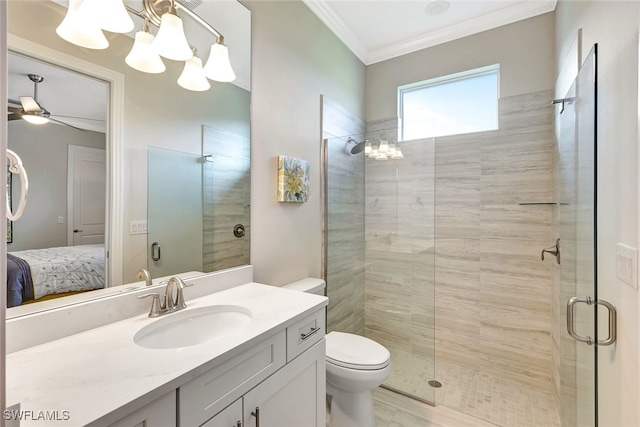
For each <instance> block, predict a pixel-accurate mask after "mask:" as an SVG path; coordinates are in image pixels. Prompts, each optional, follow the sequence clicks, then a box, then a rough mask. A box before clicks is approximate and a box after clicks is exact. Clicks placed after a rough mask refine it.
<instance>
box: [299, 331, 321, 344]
mask: <svg viewBox="0 0 640 427" xmlns="http://www.w3.org/2000/svg"><path fill="white" fill-rule="evenodd" d="M319 330H320V328H311V330H310V331H309V332H308V333H306V334H300V338H302V341H304V340H306V339H307V338H309V337H310V336H312V335H315V333H316V332H318V331H319Z"/></svg>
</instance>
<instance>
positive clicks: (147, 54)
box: [124, 31, 167, 74]
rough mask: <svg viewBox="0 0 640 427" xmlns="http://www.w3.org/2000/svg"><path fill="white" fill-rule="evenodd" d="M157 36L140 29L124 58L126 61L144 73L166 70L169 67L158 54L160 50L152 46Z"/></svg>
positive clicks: (156, 72)
mask: <svg viewBox="0 0 640 427" xmlns="http://www.w3.org/2000/svg"><path fill="white" fill-rule="evenodd" d="M154 38H155V37H153V34H151V33H148V32H146V31H138V32H137V33H136V39H135V42H134V43H133V47H132V48H131V52H129V54H128V55H127V57H126V58H125V59H124V62H126V63H127V65H128V66H130V67H131V68H133V69H134V70H138V71H142V72H143V73H151V74H158V73H162V72H164V70H165V69H166V68H167V67H165V66H164V62H162V59H161V58H160V55H158V52H156V50H155V49H154V48H153V47H152V45H151V44H152V43H153V40H154Z"/></svg>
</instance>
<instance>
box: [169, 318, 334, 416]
mask: <svg viewBox="0 0 640 427" xmlns="http://www.w3.org/2000/svg"><path fill="white" fill-rule="evenodd" d="M324 317H325V314H324V308H323V309H322V310H319V311H317V312H315V313H313V314H312V315H311V316H307V317H305V318H303V319H302V320H300V321H298V322H296V323H295V324H293V325H291V326H289V327H288V328H287V329H286V330H282V331H280V332H278V333H276V334H275V335H272V336H271V337H269V338H267V339H265V340H263V341H261V342H260V343H258V344H256V345H254V346H253V347H251V348H249V349H247V350H245V351H243V352H241V353H240V354H238V355H236V356H234V357H233V358H230V359H228V360H227V361H225V362H223V363H221V364H220V365H218V366H216V367H215V368H213V369H211V370H209V371H207V372H205V373H204V374H202V375H200V376H198V377H197V378H195V379H193V380H191V381H189V382H188V383H186V384H185V385H183V386H181V387H180V388H179V389H178V407H179V411H178V420H179V422H178V425H179V426H180V427H198V426H202V427H237V426H238V425H240V426H242V427H258V426H260V427H324V425H325V413H326V410H325V388H326V385H325V378H326V377H325V341H324V339H323V338H324ZM292 347H295V348H292ZM238 422H241V424H238Z"/></svg>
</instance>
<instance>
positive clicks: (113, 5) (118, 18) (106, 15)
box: [78, 0, 133, 33]
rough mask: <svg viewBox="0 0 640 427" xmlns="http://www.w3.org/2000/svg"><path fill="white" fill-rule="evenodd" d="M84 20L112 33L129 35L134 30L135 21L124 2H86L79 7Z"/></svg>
mask: <svg viewBox="0 0 640 427" xmlns="http://www.w3.org/2000/svg"><path fill="white" fill-rule="evenodd" d="M78 10H79V13H80V15H81V16H82V18H83V19H86V20H88V21H90V22H93V23H94V24H95V25H97V26H98V27H100V28H102V29H103V30H106V31H111V32H112V33H128V32H129V31H131V30H133V20H132V19H131V17H130V16H129V13H127V9H125V7H124V3H123V2H122V0H84V1H83V2H82V4H81V5H80V7H79V9H78Z"/></svg>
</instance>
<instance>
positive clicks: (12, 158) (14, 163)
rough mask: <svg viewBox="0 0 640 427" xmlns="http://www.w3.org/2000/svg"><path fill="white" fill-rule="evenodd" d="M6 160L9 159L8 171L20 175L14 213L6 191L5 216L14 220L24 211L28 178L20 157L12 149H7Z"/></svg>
mask: <svg viewBox="0 0 640 427" xmlns="http://www.w3.org/2000/svg"><path fill="white" fill-rule="evenodd" d="M7 160H8V161H9V172H10V173H14V174H16V175H20V202H19V203H18V209H17V210H16V212H15V213H13V212H11V203H9V192H7V218H9V219H10V220H11V221H16V220H17V219H19V218H20V217H21V216H22V214H23V213H24V208H25V207H26V205H27V192H28V191H29V178H28V177H27V171H26V170H25V168H24V166H23V165H22V159H21V158H20V156H18V155H17V154H16V153H14V152H13V151H11V150H9V149H7Z"/></svg>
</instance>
